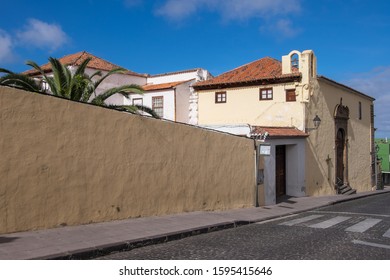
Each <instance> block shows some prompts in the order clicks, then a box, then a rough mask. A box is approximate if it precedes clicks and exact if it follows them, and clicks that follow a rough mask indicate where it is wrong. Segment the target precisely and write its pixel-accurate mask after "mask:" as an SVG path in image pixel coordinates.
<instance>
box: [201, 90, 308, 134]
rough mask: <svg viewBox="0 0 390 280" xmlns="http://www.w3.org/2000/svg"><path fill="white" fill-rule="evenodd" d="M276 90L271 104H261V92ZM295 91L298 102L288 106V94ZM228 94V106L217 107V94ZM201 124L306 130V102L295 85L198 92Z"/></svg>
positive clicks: (268, 102)
mask: <svg viewBox="0 0 390 280" xmlns="http://www.w3.org/2000/svg"><path fill="white" fill-rule="evenodd" d="M271 87H272V89H273V99H272V100H259V98H260V88H271ZM287 89H296V95H297V96H296V100H297V101H294V102H286V90H287ZM220 91H226V94H227V101H226V103H218V104H217V103H215V93H216V92H220ZM198 96H199V124H201V125H213V124H247V123H249V124H250V125H261V126H288V127H292V126H294V127H297V128H299V129H303V127H304V126H303V125H304V124H303V121H302V120H303V119H304V117H303V116H304V105H302V103H301V102H300V101H301V100H303V99H304V96H303V93H302V90H301V88H300V87H298V88H296V85H295V84H294V83H288V84H275V85H268V86H262V87H259V86H253V87H245V88H244V87H243V88H228V89H218V90H209V91H206V90H202V91H198Z"/></svg>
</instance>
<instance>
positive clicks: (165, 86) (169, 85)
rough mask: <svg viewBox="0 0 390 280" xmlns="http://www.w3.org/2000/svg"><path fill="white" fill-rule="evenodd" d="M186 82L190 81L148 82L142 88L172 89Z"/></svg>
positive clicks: (148, 89)
mask: <svg viewBox="0 0 390 280" xmlns="http://www.w3.org/2000/svg"><path fill="white" fill-rule="evenodd" d="M186 82H188V81H176V82H170V83H163V84H147V85H144V86H142V88H143V90H144V91H151V90H161V89H170V88H174V87H176V86H177V85H180V84H183V83H186Z"/></svg>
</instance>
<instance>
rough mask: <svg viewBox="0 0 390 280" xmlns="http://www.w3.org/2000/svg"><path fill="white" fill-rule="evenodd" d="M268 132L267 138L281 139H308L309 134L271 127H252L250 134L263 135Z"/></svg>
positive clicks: (296, 130)
mask: <svg viewBox="0 0 390 280" xmlns="http://www.w3.org/2000/svg"><path fill="white" fill-rule="evenodd" d="M265 132H268V138H281V137H308V136H309V134H307V133H305V132H303V131H301V130H299V129H297V128H295V127H273V126H269V127H267V126H253V127H252V132H251V133H260V134H264V133H265Z"/></svg>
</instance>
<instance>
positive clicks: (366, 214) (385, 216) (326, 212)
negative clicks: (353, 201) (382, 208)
mask: <svg viewBox="0 0 390 280" xmlns="http://www.w3.org/2000/svg"><path fill="white" fill-rule="evenodd" d="M307 212H309V213H324V214H337V215H359V216H376V217H384V218H389V217H390V215H383V214H369V213H356V212H336V211H321V210H318V211H316V210H313V211H307Z"/></svg>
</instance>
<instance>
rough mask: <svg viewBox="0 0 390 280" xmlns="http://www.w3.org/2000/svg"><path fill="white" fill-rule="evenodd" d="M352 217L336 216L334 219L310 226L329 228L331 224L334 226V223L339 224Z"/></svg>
mask: <svg viewBox="0 0 390 280" xmlns="http://www.w3.org/2000/svg"><path fill="white" fill-rule="evenodd" d="M350 218H351V217H343V216H337V217H334V218H332V219H329V220H326V221H323V222H321V223H318V224H314V225H311V226H310V227H311V228H329V227H331V226H334V225H337V224H339V223H341V222H344V221H346V220H348V219H350Z"/></svg>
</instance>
